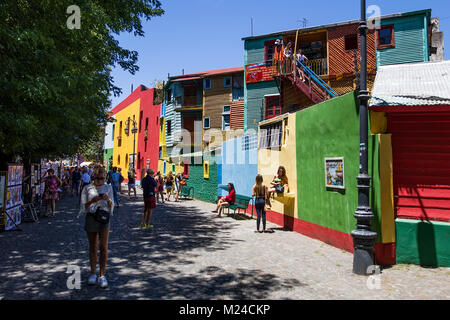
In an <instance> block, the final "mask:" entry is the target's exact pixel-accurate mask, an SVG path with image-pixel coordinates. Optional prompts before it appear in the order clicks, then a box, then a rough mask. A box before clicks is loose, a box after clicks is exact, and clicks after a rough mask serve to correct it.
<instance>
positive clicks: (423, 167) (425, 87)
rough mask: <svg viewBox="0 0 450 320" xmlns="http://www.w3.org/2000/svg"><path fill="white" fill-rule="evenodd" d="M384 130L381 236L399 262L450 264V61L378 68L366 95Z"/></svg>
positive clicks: (376, 129)
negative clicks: (386, 224) (385, 231)
mask: <svg viewBox="0 0 450 320" xmlns="http://www.w3.org/2000/svg"><path fill="white" fill-rule="evenodd" d="M370 115H371V122H372V133H374V134H380V135H381V136H383V137H384V138H383V139H384V141H385V143H386V146H387V147H386V151H385V154H384V155H383V154H380V159H382V161H381V162H380V163H383V162H384V163H385V165H384V168H385V171H386V172H385V175H386V177H387V178H388V179H386V181H385V182H384V183H382V185H381V187H382V191H383V193H382V196H383V198H384V204H385V205H384V207H383V202H382V210H383V211H384V212H385V214H386V215H389V216H390V221H391V222H390V223H394V220H395V228H392V232H390V233H389V236H388V237H387V238H386V239H385V241H386V242H391V245H392V246H393V247H395V257H396V262H397V263H414V264H420V265H424V266H434V267H435V266H443V267H449V266H450V246H449V243H450V242H449V238H450V176H449V172H450V165H449V163H450V161H449V160H450V148H449V146H450V130H449V128H450V126H449V124H450V61H442V62H425V63H411V64H403V65H387V66H382V67H380V68H379V71H378V74H377V78H376V80H375V86H374V89H373V93H372V99H371V101H370Z"/></svg>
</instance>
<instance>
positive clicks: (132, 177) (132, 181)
mask: <svg viewBox="0 0 450 320" xmlns="http://www.w3.org/2000/svg"><path fill="white" fill-rule="evenodd" d="M131 190H133V191H134V200H136V171H135V170H134V169H130V171H128V198H129V199H130V200H131V195H130V191H131Z"/></svg>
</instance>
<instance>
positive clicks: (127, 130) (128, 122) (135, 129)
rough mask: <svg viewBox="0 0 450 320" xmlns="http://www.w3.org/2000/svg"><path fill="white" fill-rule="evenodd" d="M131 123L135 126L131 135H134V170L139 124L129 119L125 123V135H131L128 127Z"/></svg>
mask: <svg viewBox="0 0 450 320" xmlns="http://www.w3.org/2000/svg"><path fill="white" fill-rule="evenodd" d="M130 123H132V124H133V128H132V129H131V133H133V170H134V169H135V163H134V161H135V158H136V157H135V152H136V150H135V148H136V133H137V131H138V129H137V122H136V121H135V120H132V119H131V118H130V117H128V120H127V121H125V134H126V135H128V133H129V129H128V127H129V126H130Z"/></svg>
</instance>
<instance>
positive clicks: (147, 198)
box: [141, 169, 157, 229]
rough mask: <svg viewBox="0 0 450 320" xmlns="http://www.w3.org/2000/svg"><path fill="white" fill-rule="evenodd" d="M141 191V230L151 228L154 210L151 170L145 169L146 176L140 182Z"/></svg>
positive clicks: (153, 182)
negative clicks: (142, 205) (142, 195)
mask: <svg viewBox="0 0 450 320" xmlns="http://www.w3.org/2000/svg"><path fill="white" fill-rule="evenodd" d="M141 185H142V189H143V191H144V213H143V215H142V223H141V228H146V229H149V228H153V226H152V225H151V224H150V219H151V218H152V211H153V209H155V208H156V198H155V188H156V185H157V183H156V181H155V179H154V178H153V170H152V169H147V175H146V176H145V178H144V179H142V181H141Z"/></svg>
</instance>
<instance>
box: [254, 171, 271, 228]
mask: <svg viewBox="0 0 450 320" xmlns="http://www.w3.org/2000/svg"><path fill="white" fill-rule="evenodd" d="M255 180H256V184H255V185H254V186H253V189H252V197H255V208H256V231H255V232H260V231H259V225H260V222H261V218H262V225H263V232H265V231H266V210H265V206H266V199H267V189H268V188H267V186H266V185H264V184H263V177H262V175H260V174H258V175H257V176H256V179H255Z"/></svg>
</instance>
